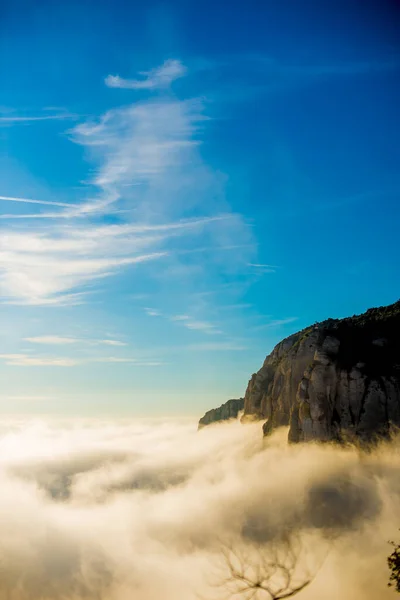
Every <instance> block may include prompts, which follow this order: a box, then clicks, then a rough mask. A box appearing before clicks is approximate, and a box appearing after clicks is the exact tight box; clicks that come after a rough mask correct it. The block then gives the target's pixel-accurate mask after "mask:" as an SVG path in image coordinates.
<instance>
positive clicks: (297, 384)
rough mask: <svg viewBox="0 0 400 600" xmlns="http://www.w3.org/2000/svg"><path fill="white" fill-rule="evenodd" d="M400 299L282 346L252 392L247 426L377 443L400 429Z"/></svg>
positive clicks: (298, 437) (294, 436) (296, 437)
mask: <svg viewBox="0 0 400 600" xmlns="http://www.w3.org/2000/svg"><path fill="white" fill-rule="evenodd" d="M399 337H400V301H399V302H397V303H395V304H392V305H390V306H387V307H381V308H375V309H370V310H368V311H367V312H366V313H364V314H363V315H359V316H354V317H350V318H347V319H341V320H339V319H329V320H327V321H324V322H323V323H318V324H315V325H313V326H311V327H308V328H306V329H304V330H303V331H300V332H298V333H296V334H294V335H292V336H290V337H288V338H286V339H285V340H283V341H282V342H280V343H279V344H278V345H277V346H276V347H275V348H274V350H273V351H272V353H271V354H270V355H269V356H267V358H266V359H265V362H264V364H263V366H262V367H261V369H260V370H259V371H258V372H257V373H255V374H254V375H253V376H252V377H251V379H250V381H249V384H248V386H247V390H246V394H245V401H244V415H243V417H242V420H243V421H246V420H248V419H254V418H256V419H263V420H265V423H264V426H263V430H264V434H266V435H267V434H268V433H270V432H271V431H272V430H273V429H275V428H276V427H279V426H281V425H289V426H290V429H289V440H290V441H292V442H299V441H308V440H321V441H327V440H338V439H343V438H350V439H351V438H354V437H358V438H361V439H365V440H370V439H372V438H373V437H374V436H376V435H385V434H387V433H388V432H389V430H390V428H391V426H393V425H394V426H400V339H399Z"/></svg>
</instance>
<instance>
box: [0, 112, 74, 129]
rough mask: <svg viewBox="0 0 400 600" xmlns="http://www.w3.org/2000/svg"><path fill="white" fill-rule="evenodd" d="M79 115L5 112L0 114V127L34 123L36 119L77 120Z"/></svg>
mask: <svg viewBox="0 0 400 600" xmlns="http://www.w3.org/2000/svg"><path fill="white" fill-rule="evenodd" d="M78 118H79V115H76V114H73V113H67V112H65V113H58V114H50V115H16V114H13V113H11V114H7V115H4V114H2V115H0V127H1V126H6V125H18V124H24V123H35V122H37V121H66V120H77V119H78Z"/></svg>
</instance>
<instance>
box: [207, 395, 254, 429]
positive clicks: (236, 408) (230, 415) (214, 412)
mask: <svg viewBox="0 0 400 600" xmlns="http://www.w3.org/2000/svg"><path fill="white" fill-rule="evenodd" d="M243 407H244V398H239V399H232V400H228V401H227V402H225V403H224V404H222V405H221V406H220V407H219V408H213V409H211V410H209V411H207V412H206V414H205V415H204V416H203V417H202V418H201V419H200V421H199V429H201V428H202V427H205V426H206V425H210V424H211V423H215V422H216V421H228V420H229V419H237V418H238V416H239V413H240V411H242V410H243Z"/></svg>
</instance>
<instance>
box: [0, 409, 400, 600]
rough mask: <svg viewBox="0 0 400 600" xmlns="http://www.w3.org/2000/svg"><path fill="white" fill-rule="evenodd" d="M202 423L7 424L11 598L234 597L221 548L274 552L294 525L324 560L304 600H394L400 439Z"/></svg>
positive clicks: (1, 503)
mask: <svg viewBox="0 0 400 600" xmlns="http://www.w3.org/2000/svg"><path fill="white" fill-rule="evenodd" d="M196 427H197V425H196V423H195V422H188V421H175V422H174V421H172V420H165V421H163V420H158V421H155V420H147V421H146V420H144V421H127V420H122V421H111V420H110V421H107V420H103V421H101V420H92V421H89V420H87V421H77V420H75V421H63V422H60V421H59V422H55V421H53V422H50V421H42V420H36V421H8V422H4V421H3V423H2V426H1V436H0V484H1V490H2V492H1V495H0V564H1V569H2V570H1V578H0V598H2V599H8V600H37V599H39V598H40V599H42V600H44V599H45V600H50V599H51V600H58V599H61V598H62V599H63V600H65V599H68V600H69V599H74V600H77V599H81V598H101V599H103V598H104V599H106V598H107V599H108V600H127V599H128V598H135V599H138V600H156V599H157V600H159V598H160V597H163V598H166V599H167V600H169V599H170V600H180V599H181V600H191V599H195V598H198V595H199V594H200V595H201V596H202V597H205V598H214V597H216V594H217V595H218V594H220V592H221V593H224V594H225V596H226V590H222V589H221V590H219V589H217V588H216V587H215V585H214V584H212V583H211V582H212V581H215V574H216V569H217V567H218V565H219V564H220V559H221V546H222V544H225V543H228V544H233V545H234V546H235V547H239V548H240V547H247V548H248V547H257V548H262V549H264V550H263V551H265V552H268V548H269V544H271V543H272V542H274V541H275V540H277V539H280V536H281V535H282V532H287V531H290V532H292V533H295V534H296V535H299V536H300V537H301V539H303V540H305V542H307V548H306V550H305V555H304V558H307V559H308V558H311V560H314V559H318V560H319V559H320V558H321V557H323V558H325V560H324V562H323V564H322V566H319V568H318V569H317V572H316V577H315V579H314V581H313V582H312V583H311V584H310V586H309V587H308V588H307V589H305V590H304V591H303V592H302V595H301V596H300V597H301V598H304V600H317V599H319V598H321V597H323V598H325V599H327V600H330V599H331V600H333V599H335V600H336V599H337V598H338V597H340V598H343V599H344V600H346V599H349V600H350V599H352V600H358V599H359V600H361V599H362V600H366V599H367V600H368V599H371V600H372V599H374V600H375V599H376V598H377V597H379V598H382V599H384V598H390V597H391V595H392V592H391V591H390V590H387V588H386V581H387V572H386V567H385V557H386V555H387V553H388V546H387V539H389V538H391V537H393V535H394V532H395V531H396V530H397V527H398V525H399V523H400V509H399V506H400V484H399V481H400V478H399V474H400V453H399V447H400V446H399V443H398V442H397V441H393V442H392V443H383V444H381V445H380V446H379V447H377V448H376V450H375V451H374V452H373V453H370V454H363V453H360V452H359V451H357V450H355V449H351V448H343V447H342V448H338V447H334V446H331V445H330V444H326V445H323V446H320V445H315V444H305V445H303V444H301V445H288V444H287V429H282V430H278V431H276V432H274V433H273V434H272V436H270V437H268V438H264V439H263V438H262V436H261V435H260V427H259V424H258V423H255V424H249V425H248V426H246V427H243V426H242V425H241V424H240V423H239V422H230V423H228V424H217V425H214V426H213V427H206V428H204V429H202V430H201V431H200V432H197V431H196ZM183 449H184V450H183ZM254 545H256V546H254ZM361 549H362V550H361ZM301 559H303V557H302V558H301ZM318 564H319V563H318ZM217 570H218V569H217ZM217 575H218V572H217ZM218 597H220V595H219V596H218Z"/></svg>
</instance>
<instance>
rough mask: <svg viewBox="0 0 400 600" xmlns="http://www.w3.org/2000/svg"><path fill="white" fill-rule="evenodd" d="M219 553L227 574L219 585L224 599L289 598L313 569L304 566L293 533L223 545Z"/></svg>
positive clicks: (310, 578)
mask: <svg viewBox="0 0 400 600" xmlns="http://www.w3.org/2000/svg"><path fill="white" fill-rule="evenodd" d="M222 553H223V558H224V567H225V568H224V571H225V572H226V573H227V576H224V578H222V579H221V581H220V582H219V586H220V587H221V589H222V590H226V592H227V595H226V596H225V599H226V600H228V599H229V600H231V599H233V598H234V597H237V598H240V599H243V600H256V599H258V598H259V599H260V600H262V599H265V600H283V599H284V598H292V597H293V596H296V595H297V594H298V593H299V592H301V591H302V590H304V589H305V588H306V587H307V586H308V585H310V583H311V582H312V581H313V579H314V577H315V574H316V569H313V570H312V571H311V570H310V569H309V568H308V567H307V565H306V561H305V560H304V559H305V554H306V551H305V549H304V547H303V544H302V543H301V541H300V539H299V538H297V537H296V538H294V537H288V538H285V539H284V540H280V541H279V542H272V543H269V544H268V545H260V544H251V545H243V546H242V545H240V546H239V547H237V548H236V547H233V546H225V547H224V548H223V550H222ZM319 566H320V565H319Z"/></svg>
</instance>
